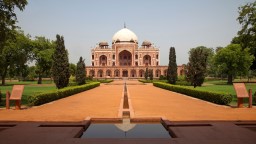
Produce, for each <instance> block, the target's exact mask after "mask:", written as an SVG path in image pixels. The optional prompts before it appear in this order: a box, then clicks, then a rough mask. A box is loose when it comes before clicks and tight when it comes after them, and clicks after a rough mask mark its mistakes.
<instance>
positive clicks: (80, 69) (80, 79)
mask: <svg viewBox="0 0 256 144" xmlns="http://www.w3.org/2000/svg"><path fill="white" fill-rule="evenodd" d="M85 78H86V73H85V63H84V60H83V57H80V59H79V61H78V63H77V66H76V82H77V84H78V85H82V84H85V83H86V82H85Z"/></svg>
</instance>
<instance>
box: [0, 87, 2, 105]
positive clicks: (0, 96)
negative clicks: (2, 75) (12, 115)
mask: <svg viewBox="0 0 256 144" xmlns="http://www.w3.org/2000/svg"><path fill="white" fill-rule="evenodd" d="M1 102H2V92H1V90H0V104H1Z"/></svg>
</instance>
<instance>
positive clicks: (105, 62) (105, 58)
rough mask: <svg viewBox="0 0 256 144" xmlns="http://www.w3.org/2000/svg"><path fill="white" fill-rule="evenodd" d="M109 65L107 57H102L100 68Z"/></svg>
mask: <svg viewBox="0 0 256 144" xmlns="http://www.w3.org/2000/svg"><path fill="white" fill-rule="evenodd" d="M106 65H107V57H106V56H105V55H101V56H100V66H106Z"/></svg>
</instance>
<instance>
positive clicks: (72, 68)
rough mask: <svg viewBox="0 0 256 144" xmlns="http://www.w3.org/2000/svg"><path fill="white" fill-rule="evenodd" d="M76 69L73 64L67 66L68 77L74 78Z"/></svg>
mask: <svg viewBox="0 0 256 144" xmlns="http://www.w3.org/2000/svg"><path fill="white" fill-rule="evenodd" d="M76 69H77V66H76V65H75V64H73V63H70V64H69V71H70V75H72V76H75V75H76Z"/></svg>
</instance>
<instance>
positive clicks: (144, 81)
mask: <svg viewBox="0 0 256 144" xmlns="http://www.w3.org/2000/svg"><path fill="white" fill-rule="evenodd" d="M138 81H139V82H142V83H153V80H145V79H139V80H138Z"/></svg>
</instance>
